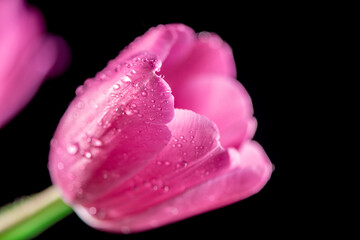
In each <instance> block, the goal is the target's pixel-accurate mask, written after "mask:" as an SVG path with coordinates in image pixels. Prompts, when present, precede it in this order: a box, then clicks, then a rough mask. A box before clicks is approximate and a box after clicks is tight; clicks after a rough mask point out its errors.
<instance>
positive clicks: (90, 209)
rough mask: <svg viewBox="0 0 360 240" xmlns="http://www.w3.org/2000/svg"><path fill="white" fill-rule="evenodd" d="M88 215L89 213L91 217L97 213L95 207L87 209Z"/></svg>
mask: <svg viewBox="0 0 360 240" xmlns="http://www.w3.org/2000/svg"><path fill="white" fill-rule="evenodd" d="M89 213H90V214H91V215H95V214H96V213H97V209H96V207H90V208H89Z"/></svg>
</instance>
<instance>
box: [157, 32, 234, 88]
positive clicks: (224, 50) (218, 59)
mask: <svg viewBox="0 0 360 240" xmlns="http://www.w3.org/2000/svg"><path fill="white" fill-rule="evenodd" d="M166 60H167V59H166ZM166 60H165V61H164V67H163V68H162V70H161V73H162V74H164V76H165V77H166V79H165V80H166V81H167V82H168V83H169V84H170V86H171V88H173V89H175V90H176V89H177V87H178V86H181V85H182V84H183V83H184V82H187V81H192V77H193V76H194V75H199V74H209V75H211V74H214V75H222V76H225V77H232V78H235V77H236V65H235V61H234V56H233V54H232V50H231V48H230V46H229V45H228V44H227V43H226V42H224V41H223V40H222V39H221V38H220V37H219V36H218V35H217V34H215V33H208V32H201V33H200V34H198V35H196V41H194V43H193V45H192V49H191V51H190V52H189V53H188V54H187V56H186V57H184V58H182V61H181V62H179V63H178V64H177V65H175V66H169V67H168V66H167V65H166V64H167V62H166Z"/></svg>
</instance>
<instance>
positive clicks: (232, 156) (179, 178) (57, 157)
mask: <svg viewBox="0 0 360 240" xmlns="http://www.w3.org/2000/svg"><path fill="white" fill-rule="evenodd" d="M235 75H236V70H235V63H234V59H233V56H232V51H231V49H230V47H229V46H228V45H227V44H226V43H225V42H223V41H222V40H221V38H220V37H219V36H217V35H216V34H213V33H200V34H198V35H197V34H195V33H194V32H193V30H192V29H191V28H189V27H187V26H184V25H182V24H169V25H165V26H158V27H156V28H152V29H150V30H149V31H148V32H147V33H145V34H144V35H143V36H141V37H139V38H137V39H136V40H135V41H134V42H133V43H131V44H130V45H129V46H128V47H127V48H125V49H124V50H123V51H122V52H120V54H119V56H118V57H117V58H116V59H114V60H113V61H110V62H109V63H108V65H107V67H106V68H105V69H104V70H103V71H101V72H99V73H98V74H97V75H96V76H95V78H93V79H88V80H86V81H85V83H84V85H82V86H80V87H79V88H78V89H77V90H76V94H77V96H76V98H75V99H74V100H73V102H72V103H71V104H70V106H69V108H68V110H67V111H66V113H65V114H64V116H63V118H62V119H61V121H60V123H59V126H58V128H57V130H56V132H55V135H54V138H53V139H52V141H51V151H50V156H49V157H50V162H49V170H50V174H51V178H52V181H53V183H54V185H55V186H57V187H58V189H59V190H60V191H61V193H62V195H63V198H64V200H65V201H66V202H67V203H68V204H70V205H71V206H72V207H73V208H74V210H75V211H76V212H77V214H78V215H79V216H80V217H81V218H82V219H83V220H84V221H85V222H87V223H88V224H89V225H91V226H93V227H95V228H98V229H101V230H105V231H110V232H119V233H130V232H139V231H144V230H148V229H152V228H156V227H159V226H163V225H165V224H169V223H172V222H175V221H179V220H181V219H184V218H187V217H191V216H194V215H196V214H200V213H203V212H206V211H209V210H213V209H216V208H219V207H222V206H225V205H228V204H231V203H234V202H237V201H239V200H241V199H244V198H246V197H249V196H251V195H252V194H255V193H257V192H258V191H259V190H260V189H261V188H262V187H263V186H264V185H265V184H266V182H267V181H268V180H269V178H270V175H271V172H272V165H271V162H270V160H269V159H268V157H267V155H266V154H265V152H264V150H263V149H262V147H261V146H260V145H259V144H258V143H256V142H255V141H252V140H251V138H252V136H253V134H254V132H255V128H256V120H255V118H254V117H253V109H252V104H251V99H250V97H249V95H248V93H247V92H246V90H245V89H244V87H243V86H242V85H241V84H240V83H239V82H238V81H237V80H236V79H235Z"/></svg>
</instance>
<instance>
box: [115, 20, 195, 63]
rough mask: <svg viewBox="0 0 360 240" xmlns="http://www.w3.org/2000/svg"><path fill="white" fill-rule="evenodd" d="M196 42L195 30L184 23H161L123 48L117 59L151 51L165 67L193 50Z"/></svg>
mask: <svg viewBox="0 0 360 240" xmlns="http://www.w3.org/2000/svg"><path fill="white" fill-rule="evenodd" d="M194 42H195V33H194V31H193V30H192V29H191V28H189V27H188V26H185V25H183V24H168V25H159V26H157V27H153V28H151V29H149V30H148V31H147V32H146V33H145V34H144V35H142V36H140V37H138V38H136V39H135V40H134V41H133V42H132V43H131V44H130V45H129V46H127V47H126V48H125V49H124V50H122V51H121V52H120V54H119V56H118V57H117V58H116V60H117V61H123V60H126V59H127V58H129V57H132V56H134V55H136V54H138V53H139V52H149V53H151V54H154V55H156V56H158V57H159V58H160V60H161V61H162V62H163V63H164V64H165V62H166V64H165V65H164V66H163V67H167V66H169V65H174V64H177V63H178V62H179V61H182V59H183V58H184V57H186V56H187V55H188V53H189V52H190V51H191V49H192V46H193V44H194Z"/></svg>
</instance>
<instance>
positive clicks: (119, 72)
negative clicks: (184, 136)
mask: <svg viewBox="0 0 360 240" xmlns="http://www.w3.org/2000/svg"><path fill="white" fill-rule="evenodd" d="M160 65H161V62H160V61H159V60H157V59H156V58H155V57H152V56H150V55H139V56H137V57H134V58H133V59H131V60H129V61H127V62H121V63H118V66H117V68H113V67H114V62H112V63H111V64H109V66H108V67H106V68H105V69H104V70H103V71H102V72H100V73H98V74H97V75H96V77H95V78H94V79H89V80H87V81H85V84H84V85H83V86H80V87H79V88H78V89H77V97H76V98H75V100H74V101H73V102H72V103H71V104H70V106H69V108H68V110H67V111H66V113H65V114H64V116H63V118H62V119H61V121H60V123H59V126H58V128H57V130H56V133H55V135H54V138H53V140H52V144H51V145H52V147H51V151H50V157H49V158H50V163H49V168H50V173H51V177H52V180H53V182H54V183H55V184H56V185H59V186H60V187H61V188H62V190H63V194H64V197H65V199H66V200H68V201H69V202H70V201H71V202H76V201H81V202H87V201H91V200H93V199H94V198H96V197H97V196H99V195H101V193H103V192H106V191H109V189H112V188H113V187H115V186H117V185H119V184H121V183H122V182H124V181H125V180H126V179H128V178H129V177H131V176H132V175H134V174H135V173H136V172H138V171H140V170H141V169H142V168H143V167H144V166H145V165H146V164H147V163H148V162H149V161H150V160H151V159H152V158H153V157H154V156H155V155H156V154H158V153H159V152H160V151H161V150H162V148H164V147H165V146H166V145H167V143H168V142H169V140H170V138H171V133H170V131H169V129H168V127H167V126H166V124H167V123H168V122H169V121H171V119H172V118H173V116H174V103H173V96H172V95H171V89H170V88H169V86H168V84H167V83H166V82H165V81H164V80H163V79H162V78H160V77H159V76H157V75H156V74H155V71H156V70H157V69H158V68H159V67H160Z"/></svg>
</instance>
